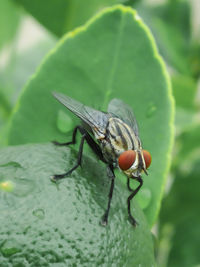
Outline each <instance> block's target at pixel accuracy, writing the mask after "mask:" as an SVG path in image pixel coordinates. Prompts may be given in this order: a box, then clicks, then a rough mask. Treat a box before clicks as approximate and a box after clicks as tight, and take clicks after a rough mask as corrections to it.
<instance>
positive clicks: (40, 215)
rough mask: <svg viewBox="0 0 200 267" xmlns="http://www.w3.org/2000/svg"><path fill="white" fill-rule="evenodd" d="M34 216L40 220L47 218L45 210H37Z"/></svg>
mask: <svg viewBox="0 0 200 267" xmlns="http://www.w3.org/2000/svg"><path fill="white" fill-rule="evenodd" d="M32 214H33V215H34V216H36V217H37V218H39V219H40V220H43V219H44V217H45V212H44V210H43V209H36V210H33V212H32Z"/></svg>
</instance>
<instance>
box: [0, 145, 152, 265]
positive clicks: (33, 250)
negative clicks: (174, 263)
mask: <svg viewBox="0 0 200 267" xmlns="http://www.w3.org/2000/svg"><path fill="white" fill-rule="evenodd" d="M76 157H77V153H76V152H75V151H73V150H70V148H66V147H62V148H61V147H59V148H58V147H55V146H54V145H52V144H44V145H25V146H16V147H8V148H4V149H2V150H1V151H0V182H1V183H2V182H4V181H10V182H11V183H12V184H13V190H11V192H6V191H2V190H1V191H0V194H1V201H0V213H1V216H0V225H1V230H0V262H1V266H20V267H21V266H154V255H153V244H152V239H151V233H150V230H149V227H148V224H147V222H146V220H145V217H144V215H143V212H142V211H141V210H140V208H139V207H138V206H137V205H135V204H136V203H135V201H132V213H133V214H134V217H135V218H136V219H137V222H138V226H137V227H135V228H134V227H133V226H132V225H131V224H130V223H129V221H128V219H127V218H128V216H127V205H126V199H127V197H128V195H129V192H128V191H127V189H126V188H125V187H124V185H123V184H121V182H120V180H119V179H117V178H116V186H115V189H114V195H113V201H112V204H111V211H110V216H109V222H108V225H107V226H106V227H103V226H101V225H100V223H99V222H100V219H101V216H102V215H103V213H104V211H105V208H106V205H107V200H108V197H107V195H108V191H109V180H108V178H107V175H106V168H105V165H104V164H101V163H100V162H99V161H97V160H96V159H95V158H91V157H86V156H85V155H84V156H83V164H82V168H78V169H77V170H76V171H74V172H73V174H72V175H71V176H69V177H67V178H66V179H64V180H62V181H61V182H59V183H58V184H55V183H53V182H51V180H50V177H51V175H53V174H57V173H62V172H64V171H66V170H69V168H70V167H72V165H73V164H74V163H75V162H76ZM13 162H15V163H16V164H13ZM9 163H10V164H9Z"/></svg>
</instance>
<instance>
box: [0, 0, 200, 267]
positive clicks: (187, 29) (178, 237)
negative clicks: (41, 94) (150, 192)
mask: <svg viewBox="0 0 200 267" xmlns="http://www.w3.org/2000/svg"><path fill="white" fill-rule="evenodd" d="M47 2H48V3H47ZM117 3H121V4H124V5H129V6H131V7H133V8H134V9H136V10H137V12H138V14H139V15H140V16H141V17H142V19H143V21H144V22H145V23H146V24H147V25H148V27H149V28H150V29H151V31H152V33H153V35H154V37H155V39H156V43H157V45H158V49H159V52H160V54H161V55H162V57H163V58H164V60H165V62H166V64H167V67H168V71H169V73H170V76H171V82H172V88H173V95H174V97H175V102H176V110H175V112H176V119H175V130H176V138H175V143H174V148H173V157H172V163H171V169H170V173H169V177H168V181H167V186H166V188H165V196H164V199H163V202H162V207H161V211H160V216H159V219H158V221H157V223H156V225H155V226H154V228H153V229H152V232H153V234H154V235H155V253H156V259H157V264H158V266H161V267H165V266H186V267H188V266H196V267H197V266H200V253H199V244H200V227H199V225H200V212H199V206H198V205H199V202H200V194H199V191H200V179H199V177H200V80H199V78H200V16H199V14H200V1H199V0H192V1H189V0H188V1H187V0H168V1H167V0H165V1H156V0H146V1H145V0H143V1H142V0H141V1H140V0H137V1H136V0H135V1H131V0H130V1H125V0H124V1H123V0H121V1H117V0H115V1H114V0H112V1H111V0H109V1H105V0H104V1H97V0H87V1H84V3H83V1H80V0H73V1H66V0H59V1H56V4H55V1H39V0H35V1H28V0H13V1H9V0H1V1H0V132H1V134H0V135H1V136H3V135H5V134H6V129H7V124H8V122H9V117H10V115H11V113H12V110H13V107H14V105H15V103H16V100H17V98H18V96H19V94H20V91H21V88H23V86H24V84H25V83H26V82H27V80H28V78H29V77H30V75H31V74H33V73H34V72H35V70H36V67H37V66H38V65H39V64H40V62H41V60H42V59H43V57H44V56H45V55H46V54H47V52H48V51H49V50H50V49H51V48H53V47H54V45H55V43H56V42H57V40H58V38H59V37H61V36H62V35H63V34H64V33H66V32H67V31H69V30H72V29H74V28H75V27H77V26H79V25H82V24H83V23H85V22H86V21H87V20H88V19H89V18H90V17H92V16H93V15H94V14H95V13H96V12H97V11H99V10H100V9H101V8H103V7H105V6H110V5H113V4H117ZM46 7H47V8H46ZM88 7H89V8H88ZM52 17H53V18H54V19H51V18H52ZM48 18H50V19H49V20H48ZM2 140H3V138H1V139H0V145H1V146H3V145H5V144H4V143H3V141H2Z"/></svg>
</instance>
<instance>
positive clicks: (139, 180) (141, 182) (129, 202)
mask: <svg viewBox="0 0 200 267" xmlns="http://www.w3.org/2000/svg"><path fill="white" fill-rule="evenodd" d="M127 179H128V180H127V187H128V189H129V191H131V192H132V193H131V194H130V196H129V197H128V199H127V205H128V216H129V221H130V223H131V224H132V225H133V226H136V224H137V222H136V220H135V219H134V218H133V216H132V215H131V200H132V199H133V197H134V196H135V195H136V194H137V192H138V191H139V190H140V188H141V186H142V185H143V180H142V178H141V176H140V177H136V178H134V179H135V180H136V181H138V182H139V183H140V184H139V186H138V187H137V188H136V189H135V190H133V189H132V188H131V187H130V184H129V182H130V181H129V178H127Z"/></svg>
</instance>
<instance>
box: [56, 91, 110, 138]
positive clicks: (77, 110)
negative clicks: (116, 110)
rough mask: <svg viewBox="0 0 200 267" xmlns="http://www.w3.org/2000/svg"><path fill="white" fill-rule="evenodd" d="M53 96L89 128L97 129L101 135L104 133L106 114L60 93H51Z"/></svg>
mask: <svg viewBox="0 0 200 267" xmlns="http://www.w3.org/2000/svg"><path fill="white" fill-rule="evenodd" d="M53 96H54V97H55V98H56V99H57V100H58V101H59V102H60V103H61V104H63V105H64V106H65V107H66V108H67V109H69V110H70V111H71V112H73V113H74V114H75V115H76V116H78V117H79V118H80V119H81V120H82V121H83V122H85V123H86V124H87V125H89V126H90V127H91V128H97V129H98V131H99V132H101V133H104V132H105V129H106V125H107V122H108V118H109V115H108V114H107V113H104V112H101V111H98V110H95V109H93V108H90V107H87V106H85V105H83V104H82V103H80V102H78V101H76V100H74V99H72V98H71V97H69V96H66V95H63V94H61V93H56V92H53Z"/></svg>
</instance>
